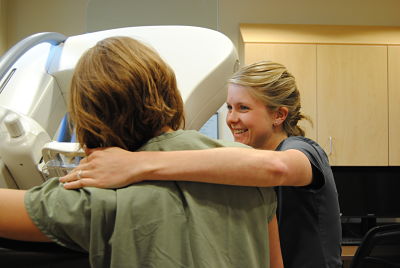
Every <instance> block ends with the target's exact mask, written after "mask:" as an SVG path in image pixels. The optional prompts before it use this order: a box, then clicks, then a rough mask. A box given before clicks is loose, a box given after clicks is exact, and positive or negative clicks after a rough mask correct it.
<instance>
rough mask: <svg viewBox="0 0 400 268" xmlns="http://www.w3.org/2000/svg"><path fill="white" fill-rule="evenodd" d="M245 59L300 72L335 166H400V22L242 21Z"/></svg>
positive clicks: (311, 133) (315, 135) (307, 108)
mask: <svg viewBox="0 0 400 268" xmlns="http://www.w3.org/2000/svg"><path fill="white" fill-rule="evenodd" d="M241 33H242V40H243V43H242V47H241V49H242V51H243V56H244V63H245V64H249V63H252V62H255V61H259V60H272V61H276V62H280V63H282V64H284V65H285V66H286V67H288V69H289V71H290V72H292V73H293V75H294V76H295V77H296V80H297V83H298V86H299V89H300V92H301V96H302V104H303V113H305V114H308V115H309V116H311V118H312V119H313V122H314V127H313V128H312V127H311V126H309V125H305V129H306V136H308V137H310V138H312V139H314V140H316V141H317V142H318V143H319V144H320V145H321V146H322V147H323V148H324V149H325V151H326V152H327V154H328V155H329V159H330V162H331V164H332V165H337V166H385V165H400V27H368V26H322V25H252V24H244V25H241Z"/></svg>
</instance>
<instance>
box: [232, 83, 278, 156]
mask: <svg viewBox="0 0 400 268" xmlns="http://www.w3.org/2000/svg"><path fill="white" fill-rule="evenodd" d="M226 104H227V108H228V114H227V116H226V123H227V125H228V127H229V128H230V130H231V132H232V134H233V137H234V139H235V141H236V142H240V143H243V144H246V145H249V146H252V147H253V148H258V149H268V150H273V149H275V147H273V146H275V144H272V141H273V140H274V138H273V137H274V129H273V126H272V125H273V123H274V116H275V113H274V112H271V111H269V110H268V109H267V107H266V106H265V105H264V104H263V103H262V102H261V101H260V100H257V99H256V98H254V97H253V96H251V95H250V93H249V90H248V89H247V88H246V87H243V86H239V85H235V84H229V86H228V98H227V101H226Z"/></svg>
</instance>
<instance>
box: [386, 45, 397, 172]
mask: <svg viewBox="0 0 400 268" xmlns="http://www.w3.org/2000/svg"><path fill="white" fill-rule="evenodd" d="M388 53H389V54H388V59H389V62H388V66H389V70H388V72H389V74H388V79H389V83H388V85H389V165H390V166H400V46H389V48H388Z"/></svg>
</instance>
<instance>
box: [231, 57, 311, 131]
mask: <svg viewBox="0 0 400 268" xmlns="http://www.w3.org/2000/svg"><path fill="white" fill-rule="evenodd" d="M228 82H229V83H232V84H237V85H240V86H244V87H247V88H249V92H250V94H251V95H252V96H253V97H255V98H256V99H258V100H260V101H262V102H263V103H264V104H265V106H266V107H267V108H268V109H269V110H271V111H276V110H278V108H279V107H286V108H288V110H289V111H288V115H287V117H286V119H285V121H284V122H283V124H282V127H283V130H284V131H285V132H286V134H287V135H288V136H304V134H305V133H304V130H303V129H302V128H301V127H299V126H298V125H297V123H298V121H299V120H301V119H306V120H308V121H310V122H311V120H310V119H309V117H308V116H305V115H303V114H302V113H301V112H300V108H301V104H300V92H299V90H298V88H297V86H296V81H295V78H294V76H293V75H292V74H290V73H289V72H288V70H287V69H286V67H285V66H283V65H282V64H279V63H275V62H271V61H261V62H257V63H254V64H251V65H248V66H245V67H243V68H242V69H240V70H239V71H238V72H236V73H235V74H234V75H233V76H232V77H231V78H230V79H229V80H228Z"/></svg>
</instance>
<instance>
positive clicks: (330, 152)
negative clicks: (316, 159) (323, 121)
mask: <svg viewBox="0 0 400 268" xmlns="http://www.w3.org/2000/svg"><path fill="white" fill-rule="evenodd" d="M328 155H332V136H329V153H328Z"/></svg>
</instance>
